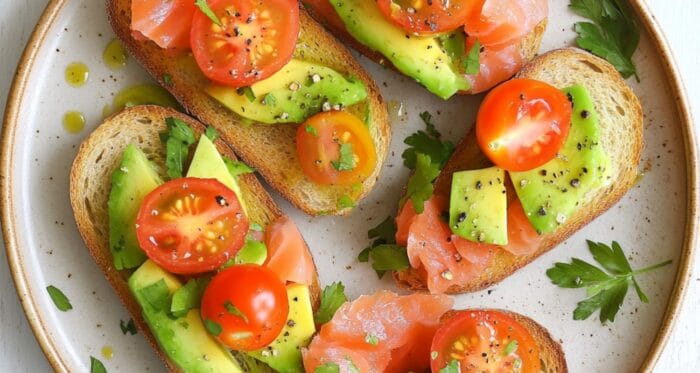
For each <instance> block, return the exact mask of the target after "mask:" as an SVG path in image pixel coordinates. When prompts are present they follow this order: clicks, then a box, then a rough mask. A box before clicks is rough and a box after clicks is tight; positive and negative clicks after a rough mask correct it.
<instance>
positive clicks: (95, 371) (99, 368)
mask: <svg viewBox="0 0 700 373" xmlns="http://www.w3.org/2000/svg"><path fill="white" fill-rule="evenodd" d="M90 373H107V368H105V366H104V364H102V362H101V361H100V360H98V359H96V358H94V357H92V356H90Z"/></svg>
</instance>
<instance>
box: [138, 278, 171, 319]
mask: <svg viewBox="0 0 700 373" xmlns="http://www.w3.org/2000/svg"><path fill="white" fill-rule="evenodd" d="M139 293H140V294H141V296H142V297H143V298H144V299H145V300H146V303H148V305H150V306H151V308H153V310H154V311H156V312H160V311H168V310H169V309H170V289H168V285H166V284H165V280H163V279H160V280H159V281H158V282H154V283H152V284H150V285H148V286H146V287H144V288H142V289H140V290H139Z"/></svg>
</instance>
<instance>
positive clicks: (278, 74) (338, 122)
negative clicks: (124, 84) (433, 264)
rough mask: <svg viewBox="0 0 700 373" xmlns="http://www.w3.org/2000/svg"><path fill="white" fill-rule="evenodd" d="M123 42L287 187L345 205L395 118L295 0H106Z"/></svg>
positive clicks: (370, 180)
mask: <svg viewBox="0 0 700 373" xmlns="http://www.w3.org/2000/svg"><path fill="white" fill-rule="evenodd" d="M107 8H108V13H109V19H110V22H111V24H112V27H113V29H114V31H115V33H116V34H117V36H118V37H119V39H120V40H121V41H122V43H123V44H124V45H125V47H126V49H127V50H128V51H129V52H130V53H131V54H132V55H133V56H134V57H135V58H136V60H138V61H139V62H140V63H141V64H142V65H143V66H144V67H145V68H146V70H147V71H148V72H149V73H150V74H151V75H152V76H153V78H155V79H156V80H157V81H158V82H159V83H160V84H161V85H162V86H163V87H165V88H166V89H167V90H169V91H170V92H171V93H172V94H173V96H175V97H176V98H177V100H178V101H179V102H180V104H181V105H182V107H183V108H185V109H186V110H187V112H189V113H191V114H192V115H194V116H196V117H197V118H199V119H200V120H202V121H203V122H205V123H208V124H210V125H211V126H213V127H214V128H216V130H217V131H218V132H219V133H220V134H221V138H222V139H223V140H224V141H226V143H228V144H230V145H231V146H232V147H233V148H234V150H235V151H236V153H237V154H238V155H239V156H240V157H241V158H242V159H243V160H244V161H245V162H246V163H247V164H249V165H250V166H251V167H254V168H255V169H256V170H257V171H258V172H259V173H260V175H261V176H262V177H263V178H265V180H266V181H267V182H268V183H269V184H270V185H271V186H272V187H274V188H275V189H277V190H278V191H279V192H280V193H281V194H282V195H283V196H284V197H285V198H287V199H288V200H289V201H291V202H292V203H293V204H294V205H296V206H297V207H299V208H300V209H302V210H304V211H305V212H307V213H309V214H312V215H319V214H343V213H347V212H349V211H350V210H351V208H352V207H354V206H355V203H356V202H357V201H359V200H360V199H361V198H363V197H364V196H366V195H367V194H368V193H369V191H370V190H371V189H372V187H373V185H374V184H375V181H376V179H377V177H378V175H379V171H380V169H381V165H382V162H383V160H384V158H385V156H386V152H387V148H388V144H389V136H390V129H389V124H388V120H387V115H386V108H385V106H384V105H383V103H382V100H381V96H380V95H379V93H378V90H377V87H376V85H375V83H374V82H373V81H372V80H371V79H370V77H369V76H368V75H367V73H366V72H365V71H364V70H363V69H362V67H361V66H360V65H359V64H358V63H357V62H356V61H355V60H354V59H353V57H352V56H351V55H350V53H349V52H348V51H347V50H346V49H345V48H344V47H343V46H342V45H341V44H340V43H338V42H337V41H336V40H335V39H334V38H333V37H332V36H330V35H329V34H328V33H327V32H326V31H325V30H324V29H323V28H322V27H321V26H319V25H318V24H317V23H316V22H314V21H313V20H312V19H311V18H310V17H309V16H308V15H307V14H306V12H305V11H304V10H301V9H299V6H298V4H297V2H296V1H291V0H274V1H266V2H261V1H255V0H210V1H193V0H171V1H161V0H109V1H107Z"/></svg>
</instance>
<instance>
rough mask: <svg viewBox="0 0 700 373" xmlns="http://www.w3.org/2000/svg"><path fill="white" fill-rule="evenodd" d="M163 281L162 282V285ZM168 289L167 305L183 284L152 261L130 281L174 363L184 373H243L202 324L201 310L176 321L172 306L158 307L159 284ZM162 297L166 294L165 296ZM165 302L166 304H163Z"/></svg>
mask: <svg viewBox="0 0 700 373" xmlns="http://www.w3.org/2000/svg"><path fill="white" fill-rule="evenodd" d="M161 281H162V282H161ZM163 283H164V284H165V287H166V288H167V293H166V294H165V295H166V302H167V304H168V305H169V304H170V300H169V297H172V294H173V293H174V292H175V291H176V290H177V289H179V288H181V287H182V284H181V283H180V281H178V279H177V278H176V277H175V276H173V275H171V274H170V273H168V272H166V271H165V270H163V269H162V268H160V267H158V265H156V264H155V263H153V262H152V261H150V260H148V261H146V262H145V263H143V265H141V267H139V269H137V270H136V272H134V274H133V275H131V277H130V278H129V289H130V290H131V292H132V294H133V295H134V297H135V298H136V301H137V302H138V304H139V305H140V306H141V310H142V312H143V317H144V319H145V320H146V322H147V323H148V326H149V327H150V329H151V332H153V335H154V336H155V338H156V340H157V341H158V344H159V345H160V347H161V349H162V351H163V352H165V353H166V354H167V355H168V357H169V358H170V360H172V361H173V362H174V363H175V364H176V365H177V366H178V367H179V368H180V369H181V370H182V371H184V372H232V373H237V372H243V369H241V367H240V365H239V364H238V363H237V362H236V360H235V359H234V358H233V356H231V354H230V353H229V352H228V350H226V349H225V348H224V347H222V346H221V345H220V344H219V343H218V342H217V341H216V340H215V339H214V338H213V337H212V336H210V335H209V333H208V332H207V330H206V329H205V327H204V323H202V319H201V317H200V315H199V310H198V309H191V310H190V311H189V312H188V313H187V315H185V316H183V317H181V318H174V317H172V316H171V315H169V314H168V311H169V309H170V307H169V306H168V307H165V308H164V309H159V307H157V306H155V304H156V303H157V302H156V299H157V297H156V296H155V295H153V293H156V292H155V291H149V290H148V289H153V288H155V287H157V286H158V285H161V286H162V284H163ZM161 295H162V294H161ZM163 303H165V302H163Z"/></svg>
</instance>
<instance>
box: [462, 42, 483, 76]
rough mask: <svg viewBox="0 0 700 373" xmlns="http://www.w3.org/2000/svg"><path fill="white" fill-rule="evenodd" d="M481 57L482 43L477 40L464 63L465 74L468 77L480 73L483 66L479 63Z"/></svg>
mask: <svg viewBox="0 0 700 373" xmlns="http://www.w3.org/2000/svg"><path fill="white" fill-rule="evenodd" d="M480 56H481V43H479V41H478V40H477V41H476V42H474V45H472V49H470V50H469V54H467V58H466V59H464V61H463V62H462V63H463V64H464V72H465V73H466V74H468V75H476V74H478V73H479V69H480V68H481V64H480V63H479V57H480Z"/></svg>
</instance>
